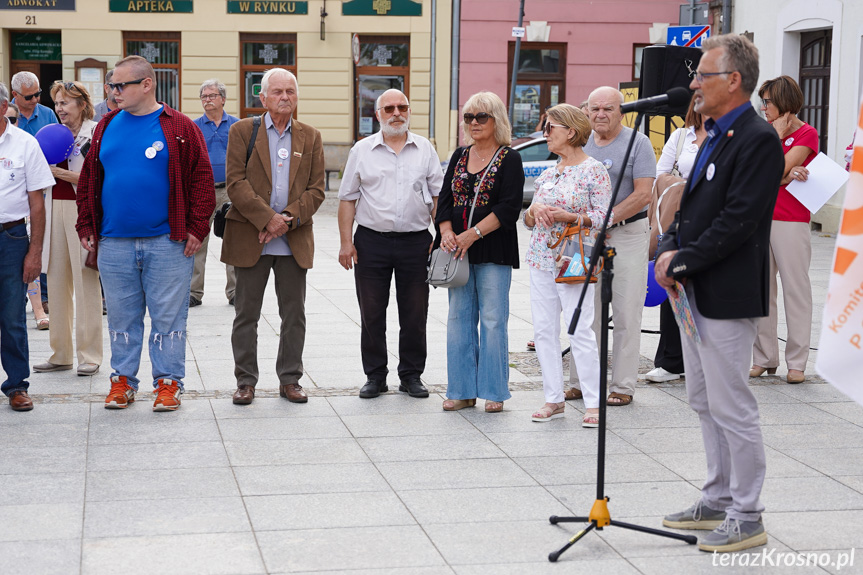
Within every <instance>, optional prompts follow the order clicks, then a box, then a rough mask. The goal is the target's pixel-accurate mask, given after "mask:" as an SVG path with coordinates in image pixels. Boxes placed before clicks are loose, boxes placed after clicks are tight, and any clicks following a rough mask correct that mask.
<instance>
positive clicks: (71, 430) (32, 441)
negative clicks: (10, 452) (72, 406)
mask: <svg viewBox="0 0 863 575" xmlns="http://www.w3.org/2000/svg"><path fill="white" fill-rule="evenodd" d="M34 411H35V409H34ZM0 437H2V438H3V443H4V444H5V445H14V446H15V447H20V448H32V447H64V446H73V445H84V444H85V443H86V442H87V422H86V421H82V422H80V423H43V424H41V425H16V424H5V425H0Z"/></svg>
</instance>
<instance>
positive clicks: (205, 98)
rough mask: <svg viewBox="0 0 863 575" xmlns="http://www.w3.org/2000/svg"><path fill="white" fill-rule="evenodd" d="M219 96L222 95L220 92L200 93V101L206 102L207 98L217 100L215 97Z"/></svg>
mask: <svg viewBox="0 0 863 575" xmlns="http://www.w3.org/2000/svg"><path fill="white" fill-rule="evenodd" d="M221 97H222V95H221V94H202V95H201V101H202V102H207V101H209V100H217V99H219V98H221Z"/></svg>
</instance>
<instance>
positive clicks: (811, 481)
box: [761, 477, 863, 511]
mask: <svg viewBox="0 0 863 575" xmlns="http://www.w3.org/2000/svg"><path fill="white" fill-rule="evenodd" d="M761 502H762V503H763V504H764V506H765V507H767V509H769V510H771V511H839V510H848V509H863V495H861V494H860V493H858V492H856V491H854V490H853V489H850V488H848V487H846V486H844V485H842V484H841V483H839V482H838V481H836V480H835V479H832V478H830V477H777V478H775V479H771V480H770V481H765V482H764V488H763V489H762V491H761Z"/></svg>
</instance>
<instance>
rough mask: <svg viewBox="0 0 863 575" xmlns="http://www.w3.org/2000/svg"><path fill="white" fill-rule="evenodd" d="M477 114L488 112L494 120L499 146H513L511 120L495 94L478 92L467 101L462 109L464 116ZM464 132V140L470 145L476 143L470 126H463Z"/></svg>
mask: <svg viewBox="0 0 863 575" xmlns="http://www.w3.org/2000/svg"><path fill="white" fill-rule="evenodd" d="M477 112H486V113H487V114H489V115H490V116H491V117H492V118H494V140H495V142H497V145H498V146H509V145H510V144H512V126H510V124H509V118H508V117H507V113H506V106H504V105H503V101H502V100H501V99H500V97H499V96H498V95H497V94H495V93H494V92H477V93H476V94H474V95H473V96H471V97H470V98H468V99H467V102H465V103H464V107H463V108H462V113H464V114H468V113H470V114H476V113H477ZM462 130H463V131H464V139H465V141H466V142H467V143H468V145H472V144H473V143H474V141H473V138H472V137H471V135H470V126H469V125H468V124H462Z"/></svg>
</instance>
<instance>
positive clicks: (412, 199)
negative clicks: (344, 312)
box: [338, 90, 443, 398]
mask: <svg viewBox="0 0 863 575" xmlns="http://www.w3.org/2000/svg"><path fill="white" fill-rule="evenodd" d="M375 115H376V116H377V119H378V122H380V125H381V129H380V131H379V132H378V133H377V134H373V135H371V136H369V137H368V138H365V139H363V140H360V141H359V142H357V143H356V144H355V145H354V147H353V148H352V149H351V152H350V155H349V156H348V161H347V164H346V165H345V171H344V177H343V178H342V184H341V187H340V188H339V200H340V201H339V216H338V218H339V236H340V237H341V249H340V250H339V263H340V264H341V265H342V267H344V268H345V269H346V270H350V269H351V268H352V267H356V270H355V271H354V282H355V284H356V289H357V300H358V301H359V306H360V319H361V334H360V351H361V353H362V358H363V371H364V372H365V374H366V378H367V381H366V383H365V385H364V386H363V387H362V389H361V390H360V397H363V398H371V397H377V396H378V395H380V394H381V393H383V392H385V391H387V390H388V388H387V373H388V370H387V356H388V352H387V338H386V329H387V303H388V302H389V297H390V283H391V282H392V277H393V273H395V277H396V302H397V304H398V308H399V310H398V311H399V366H398V374H399V380H400V381H401V384H400V385H399V391H404V392H407V393H408V394H409V395H410V396H411V397H428V395H429V392H428V389H426V387H425V386H424V385H423V383H422V380H421V379H420V376H421V375H422V373H423V371H424V370H425V363H426V318H427V316H428V300H429V286H428V284H427V283H426V281H425V280H426V275H427V269H426V266H427V263H428V255H429V253H430V251H431V246H432V236H431V234H430V233H429V229H428V228H429V224H431V222H432V221H434V217H435V214H436V211H437V199H438V194H440V189H441V186H442V185H443V172H442V170H441V167H440V159H439V158H438V155H437V152H435V149H434V147H433V146H432V145H431V142H429V141H428V140H427V139H425V138H423V137H422V136H418V135H416V134H414V133H412V132H411V131H410V116H411V113H410V105H409V103H408V99H407V97H406V96H405V95H404V94H403V93H402V92H400V91H399V90H387V91H386V92H384V93H383V94H381V95H380V96H379V97H378V99H377V102H376V103H375ZM355 220H356V222H357V230H356V233H354V234H353V238H351V233H352V231H353V223H354V221H355Z"/></svg>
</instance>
